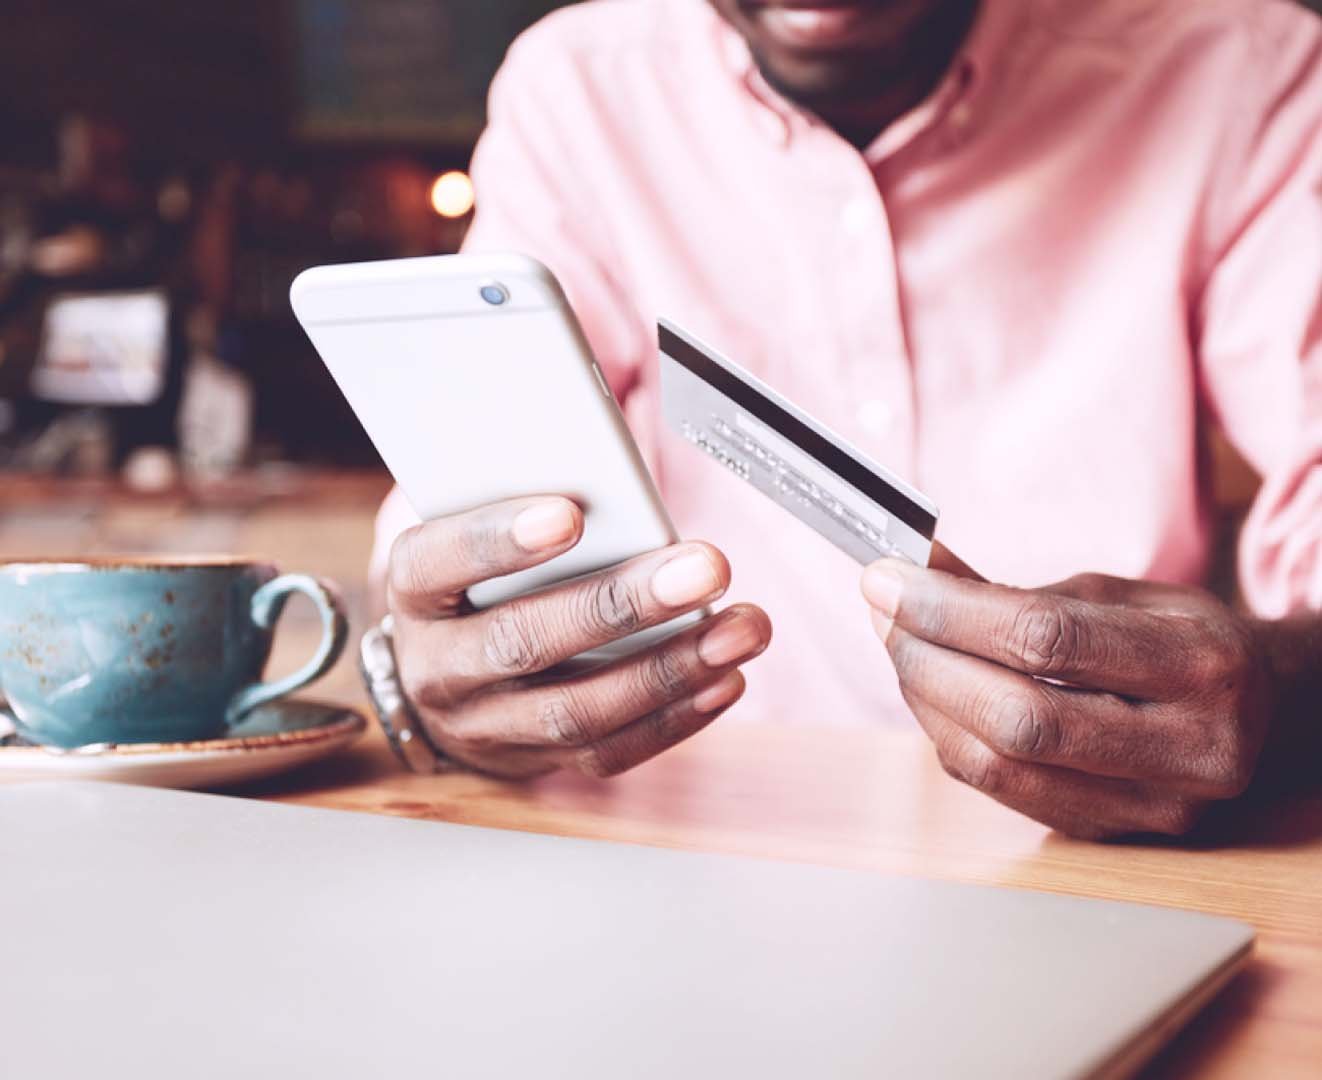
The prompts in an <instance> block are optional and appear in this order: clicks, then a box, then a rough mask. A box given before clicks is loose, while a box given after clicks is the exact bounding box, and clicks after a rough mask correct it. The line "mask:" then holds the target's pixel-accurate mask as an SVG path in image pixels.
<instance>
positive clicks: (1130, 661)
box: [863, 559, 1187, 699]
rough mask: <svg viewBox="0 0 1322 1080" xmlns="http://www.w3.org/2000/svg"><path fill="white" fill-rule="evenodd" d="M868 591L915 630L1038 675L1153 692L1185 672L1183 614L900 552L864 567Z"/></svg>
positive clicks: (1182, 678)
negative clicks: (925, 564) (968, 576)
mask: <svg viewBox="0 0 1322 1080" xmlns="http://www.w3.org/2000/svg"><path fill="white" fill-rule="evenodd" d="M863 593H864V595H865V596H866V597H867V599H868V602H869V603H870V604H871V605H872V606H873V608H875V609H876V610H877V611H878V612H880V613H882V614H883V615H885V616H886V617H887V618H889V619H891V620H893V621H894V622H895V623H896V624H897V625H899V626H901V627H902V628H903V629H905V630H907V631H908V632H909V633H911V634H913V635H915V636H917V637H921V638H923V639H924V640H926V641H930V642H932V643H934V644H937V645H944V646H946V647H947V648H950V649H955V650H957V651H959V652H963V653H968V654H969V655H972V656H980V657H983V658H984V659H987V660H991V661H993V662H994V663H997V664H1000V665H1002V666H1004V667H1009V668H1013V669H1014V670H1016V671H1020V672H1023V673H1024V674H1027V675H1032V676H1034V677H1037V678H1046V679H1056V680H1060V681H1062V682H1067V683H1071V684H1073V685H1076V686H1085V687H1090V688H1094V689H1098V690H1110V691H1114V692H1116V693H1121V694H1125V695H1128V696H1132V697H1141V698H1150V699H1160V698H1164V697H1169V696H1171V691H1172V690H1173V689H1179V688H1181V687H1182V686H1183V685H1184V683H1185V682H1186V681H1187V673H1186V672H1185V671H1184V670H1183V668H1182V665H1181V663H1180V662H1179V661H1180V658H1181V656H1182V647H1181V634H1182V632H1183V630H1184V627H1183V620H1173V619H1169V618H1166V617H1163V616H1161V615H1158V614H1155V613H1153V612H1149V611H1142V610H1134V609H1132V608H1124V609H1121V608H1113V607H1109V606H1107V605H1103V604H1096V603H1090V602H1088V601H1085V600H1079V599H1075V598H1073V597H1069V596H1061V595H1057V594H1054V593H1051V592H1047V591H1044V590H1032V591H1030V590H1024V589H1011V588H1007V587H1005V586H1002V585H991V584H988V583H986V582H980V581H969V580H965V579H962V578H957V577H953V576H951V575H950V574H945V573H941V572H938V571H932V570H924V569H921V568H919V567H916V566H912V565H910V564H908V563H904V562H901V561H900V560H896V559H883V560H881V561H880V562H877V563H874V564H873V565H872V566H870V567H868V569H867V571H866V572H865V573H864V576H863Z"/></svg>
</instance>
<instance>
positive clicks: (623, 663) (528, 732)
mask: <svg viewBox="0 0 1322 1080" xmlns="http://www.w3.org/2000/svg"><path fill="white" fill-rule="evenodd" d="M770 640H771V623H770V621H769V620H768V619H767V617H766V615H765V614H764V613H763V612H762V611H760V610H759V609H758V608H755V607H751V606H747V605H740V606H737V607H733V608H731V609H729V610H728V611H725V612H723V613H722V614H720V615H719V616H716V617H715V618H713V619H710V620H708V621H707V622H705V623H704V624H702V625H700V626H698V627H694V628H693V629H691V630H686V631H684V632H683V633H681V634H678V635H676V636H675V637H673V638H671V639H670V640H669V641H666V642H664V643H663V644H661V645H659V646H657V647H655V648H653V649H650V650H648V651H647V652H645V653H643V654H641V655H639V656H632V657H628V658H626V659H624V660H619V661H616V662H615V663H613V664H610V665H608V666H607V667H603V668H599V669H597V670H595V671H592V672H590V673H588V674H586V675H582V676H580V677H578V678H573V679H567V680H563V681H560V682H553V683H546V684H541V685H537V686H531V687H529V686H526V685H519V684H510V685H507V686H504V687H502V688H500V689H497V690H495V691H493V692H491V693H488V694H485V695H482V696H480V697H478V698H475V699H474V700H473V701H471V702H470V703H469V704H468V705H467V707H466V708H464V709H463V710H462V716H459V717H456V718H455V719H454V722H453V724H452V726H451V729H450V730H449V731H448V732H447V733H446V736H447V738H449V739H451V740H455V741H457V742H458V743H459V744H461V745H460V751H461V752H463V751H464V750H469V751H474V752H482V751H484V750H489V749H491V748H498V747H511V746H514V747H523V748H535V749H541V750H545V751H548V752H551V753H553V754H554V755H555V756H556V757H557V758H559V759H560V760H561V762H562V763H564V764H574V765H577V766H578V767H580V768H584V769H585V771H589V772H594V773H600V772H612V771H618V768H617V766H618V765H619V762H620V761H622V760H625V759H628V760H643V759H644V758H645V757H651V756H652V755H653V754H656V753H660V752H661V751H662V750H664V749H666V747H668V746H671V745H673V744H674V742H677V741H679V740H680V739H682V738H684V737H685V735H684V734H683V733H684V732H685V731H687V730H689V728H690V727H692V724H693V723H694V722H695V716H696V715H705V714H706V713H708V712H711V711H715V710H716V709H719V708H724V707H726V706H727V705H728V704H730V702H731V701H733V700H734V698H733V697H730V698H729V699H722V698H719V696H718V698H716V699H712V698H710V697H706V696H704V694H706V693H707V692H708V691H713V690H714V689H715V688H716V684H718V683H719V681H720V680H721V679H722V677H724V676H727V675H728V674H729V673H730V672H731V671H732V670H733V669H734V668H735V667H736V666H737V665H740V664H743V663H746V662H747V661H749V660H751V659H753V658H754V657H756V656H758V655H760V654H761V653H762V652H763V651H764V650H765V649H766V647H767V644H768V643H769V642H770ZM732 685H733V684H731V685H729V686H727V687H726V688H725V689H727V690H729V689H731V687H732ZM740 692H742V688H741V689H740ZM735 696H737V695H735ZM679 703H687V704H685V705H684V708H683V709H680V711H679V712H675V711H673V710H672V711H669V712H666V711H665V710H666V709H667V707H669V706H675V705H677V704H679ZM685 709H687V710H688V711H687V712H686V711H685ZM690 713H692V714H694V716H690V715H689V714H690ZM644 717H650V720H649V722H648V723H646V724H643V725H641V726H637V725H636V724H635V722H636V721H640V720H641V719H642V718H644ZM685 717H688V719H685ZM631 725H634V726H635V730H634V731H633V732H632V733H630V734H628V735H626V734H624V729H625V728H626V727H629V726H631ZM695 730H696V729H695ZM615 736H619V737H618V738H615V739H614V741H608V745H607V746H606V747H605V748H604V749H603V748H600V747H598V745H597V744H600V743H601V742H602V741H603V740H611V739H612V738H613V737H615ZM639 755H642V756H641V757H640V756H639Z"/></svg>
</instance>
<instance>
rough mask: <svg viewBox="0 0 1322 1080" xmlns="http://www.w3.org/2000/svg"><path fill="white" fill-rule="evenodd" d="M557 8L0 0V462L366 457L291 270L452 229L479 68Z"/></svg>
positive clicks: (149, 464)
mask: <svg viewBox="0 0 1322 1080" xmlns="http://www.w3.org/2000/svg"><path fill="white" fill-rule="evenodd" d="M556 6H559V5H558V4H557V3H556V2H555V0H498V2H493V0H227V2H226V3H222V4H202V3H179V2H178V0H72V2H70V0H63V2H60V3H50V2H48V0H6V3H5V5H4V7H5V13H4V20H3V22H4V32H3V34H0V133H2V135H3V137H2V138H0V469H3V470H7V471H8V472H10V473H11V474H14V473H21V474H23V475H27V476H32V475H43V474H44V475H52V474H55V475H62V476H71V477H84V478H95V477H106V476H109V475H111V474H118V475H119V476H121V477H123V478H124V479H126V480H127V481H128V482H129V483H131V484H135V485H136V486H139V487H166V486H170V485H173V484H176V483H178V482H180V481H181V479H190V480H193V481H215V480H217V479H219V478H221V477H223V476H225V475H233V474H235V472H236V470H239V469H250V468H253V467H261V466H265V465H271V464H292V465H302V466H321V467H337V468H346V467H364V466H371V465H373V464H374V463H375V457H374V455H373V452H372V449H371V446H370V445H369V444H368V442H367V440H366V439H365V437H364V436H363V434H362V432H361V431H360V430H359V428H358V426H357V424H356V423H355V421H354V419H353V417H352V415H351V414H350V413H349V411H348V410H347V408H346V407H345V406H344V404H343V403H342V401H341V400H340V398H339V395H338V392H337V391H336V390H335V388H334V387H333V386H332V385H331V383H330V382H329V380H328V379H327V378H326V377H325V376H324V374H323V372H322V370H321V366H320V364H319V362H318V361H317V359H316V356H315V354H314V353H313V352H312V350H311V348H310V346H309V345H308V344H307V342H306V341H305V339H304V338H303V335H302V333H301V332H300V331H299V329H298V327H297V325H296V324H295V323H294V321H293V319H292V317H291V316H290V313H289V304H288V299H287V297H288V287H289V283H290V281H291V280H292V279H293V277H294V275H295V274H296V273H297V272H298V271H299V270H301V269H302V268H304V267H306V266H309V265H312V264H314V263H318V262H334V261H340V262H344V261H352V260H357V259H373V258H386V257H391V256H404V255H422V254H430V253H440V252H449V251H453V250H455V249H456V248H457V246H458V245H459V243H460V241H461V240H462V238H463V234H464V230H465V228H466V225H467V222H468V218H469V216H470V211H471V208H472V202H473V198H472V190H471V187H470V186H469V184H468V182H467V176H466V173H465V170H466V168H467V165H468V161H469V156H470V154H471V152H472V147H473V143H474V141H475V139H476V137H477V135H478V133H479V132H480V130H481V128H482V124H483V119H484V117H483V111H484V100H485V94H486V89H487V84H488V83H489V81H490V78H491V76H492V74H493V73H494V72H495V70H496V68H497V66H498V65H499V63H500V61H501V58H502V56H503V55H504V52H505V49H506V47H507V46H508V44H509V43H510V41H511V40H512V39H513V38H514V36H515V35H516V34H517V33H518V32H519V31H520V30H522V29H523V28H524V27H526V26H527V25H529V24H530V23H532V22H533V21H535V20H536V19H537V18H538V17H540V16H541V15H543V14H545V13H546V12H547V11H548V10H549V9H551V8H553V7H556Z"/></svg>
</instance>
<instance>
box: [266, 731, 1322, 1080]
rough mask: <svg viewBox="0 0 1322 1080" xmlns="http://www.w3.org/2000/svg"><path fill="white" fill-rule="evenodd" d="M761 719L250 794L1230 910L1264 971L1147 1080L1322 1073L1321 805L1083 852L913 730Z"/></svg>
mask: <svg viewBox="0 0 1322 1080" xmlns="http://www.w3.org/2000/svg"><path fill="white" fill-rule="evenodd" d="M748 720H749V718H743V719H742V720H741V719H738V718H735V717H732V718H731V719H729V720H727V721H726V722H725V723H724V724H720V725H717V726H716V727H714V728H712V729H710V730H708V731H707V732H705V733H703V734H702V735H701V736H699V737H698V738H697V739H695V740H693V741H691V742H690V743H688V744H687V745H685V746H682V747H679V748H678V749H676V750H675V751H672V752H671V753H670V754H668V755H666V756H664V757H662V758H661V759H659V760H657V761H655V762H652V763H651V764H649V765H646V766H644V767H643V768H641V769H638V770H636V771H634V772H633V773H630V774H629V775H627V776H624V777H620V778H618V779H616V780H613V781H609V782H599V781H592V780H588V779H585V778H582V777H577V776H570V775H561V776H553V777H548V778H546V779H543V780H539V781H536V782H534V783H530V784H508V783H502V782H499V781H494V780H488V779H485V778H481V777H476V776H471V775H462V774H455V775H449V776H443V777H419V776H412V775H407V774H404V773H401V772H400V771H399V769H398V768H397V767H396V765H395V763H394V760H393V758H391V757H390V755H389V751H388V749H387V748H386V747H385V745H384V743H383V742H382V741H381V739H380V738H379V736H377V735H376V734H375V733H373V735H372V736H370V737H368V738H367V739H365V740H364V741H363V743H361V744H360V745H359V746H358V747H357V748H355V749H354V750H352V751H351V752H349V753H347V754H345V755H344V756H342V757H340V758H339V759H335V760H332V761H328V762H326V763H324V764H322V765H320V766H314V767H312V768H310V769H308V770H306V771H304V772H303V773H301V774H295V775H294V776H291V777H288V778H286V779H283V780H279V781H271V782H268V783H267V784H266V785H264V786H260V787H256V788H251V789H249V790H248V792H247V794H250V795H253V796H257V797H263V798H270V799H274V800H278V801H281V802H291V803H302V804H305V805H310V806H322V807H333V808H338V809H344V810H357V811H364V812H368V813H378V814H394V815H399V816H403V817H416V818H429V819H433V820H437V821H453V822H463V823H467V824H473V825H487V826H494V827H496V828H506V829H523V830H528V831H532V832H545V833H556V834H561V835H565V836H584V837H597V838H602V839H607V840H617V841H625V842H631V843H642V844H654V845H659V846H664V847H676V848H690V849H695V850H702V851H719V852H733V853H740V854H747V855H756V856H764V857H770V858H781V859H792V860H799V861H803V862H812V863H823V864H829V865H834V866H846V867H855V868H866V869H869V870H875V871H878V872H882V873H888V874H907V875H914V876H922V877H933V878H946V879H951V880H956V881H969V882H982V883H987V884H992V885H1002V886H1013V887H1016V888H1031V889H1042V890H1047V891H1052V892H1065V893H1076V894H1079V895H1083V896H1096V897H1111V898H1116V899H1125V900H1135V901H1141V902H1146V903H1153V904H1162V905H1168V906H1175V907H1183V908H1197V909H1199V910H1202V911H1207V912H1213V913H1216V914H1220V915H1230V916H1234V917H1236V918H1239V919H1243V920H1245V921H1246V922H1249V923H1252V924H1253V925H1254V926H1256V927H1257V929H1258V931H1259V933H1260V939H1259V948H1258V952H1257V955H1256V958H1255V960H1254V962H1253V965H1252V967H1251V968H1250V969H1249V970H1248V971H1247V972H1245V973H1244V974H1243V975H1241V976H1240V977H1239V978H1238V979H1237V980H1236V982H1235V983H1233V984H1232V986H1231V987H1230V988H1229V989H1228V990H1227V991H1225V992H1224V993H1223V994H1222V995H1221V997H1220V998H1218V999H1217V1001H1216V1002H1215V1003H1214V1004H1213V1005H1212V1006H1211V1007H1210V1008H1209V1009H1208V1010H1207V1011H1206V1012H1204V1013H1203V1014H1202V1016H1201V1017H1200V1018H1199V1019H1198V1020H1196V1021H1195V1022H1194V1024H1193V1025H1192V1026H1191V1027H1190V1028H1189V1029H1187V1030H1186V1031H1185V1032H1184V1033H1183V1034H1182V1035H1181V1036H1180V1037H1179V1039H1178V1040H1177V1041H1176V1042H1175V1043H1174V1044H1173V1045H1172V1046H1171V1047H1170V1048H1169V1049H1168V1050H1167V1051H1166V1052H1165V1053H1164V1054H1163V1055H1162V1056H1161V1057H1160V1058H1159V1059H1158V1061H1157V1062H1156V1063H1155V1064H1154V1066H1153V1067H1152V1069H1151V1074H1152V1075H1154V1076H1198V1077H1253V1078H1257V1077H1262V1078H1268V1077H1270V1078H1276V1077H1311V1078H1316V1077H1319V1076H1322V795H1310V796H1306V797H1298V798H1295V799H1292V800H1290V801H1288V802H1286V803H1284V804H1281V803H1278V804H1277V805H1275V806H1266V805H1251V804H1250V805H1247V806H1244V807H1241V808H1240V810H1241V812H1240V814H1238V815H1237V816H1236V817H1235V818H1234V819H1227V820H1223V821H1219V822H1217V821H1214V822H1212V823H1211V826H1210V827H1209V828H1208V830H1207V832H1206V835H1205V836H1203V837H1201V838H1200V839H1199V840H1198V841H1197V842H1196V844H1195V845H1194V846H1191V847H1190V846H1178V845H1174V844H1123V845H1121V844H1110V845H1098V844H1086V843H1078V842H1075V841H1072V840H1068V839H1066V838H1064V837H1061V836H1059V835H1056V834H1054V833H1050V832H1048V831H1047V830H1046V829H1044V828H1042V827H1041V826H1038V825H1036V824H1034V823H1033V822H1031V821H1028V820H1027V819H1025V818H1022V817H1020V816H1018V815H1017V814H1014V813H1012V812H1011V811H1008V810H1005V809H1004V808H1002V807H1000V806H997V805H996V804H994V803H992V802H990V801H988V800H987V799H985V798H983V797H981V796H979V795H977V794H976V793H974V792H972V791H970V790H968V789H966V788H963V787H961V786H960V785H958V784H956V783H955V782H953V781H952V780H950V779H948V778H947V777H946V776H945V774H944V773H943V772H942V771H941V769H940V767H939V766H938V765H937V763H936V761H935V759H934V757H933V755H932V753H931V750H930V748H929V747H928V745H927V743H926V741H925V740H923V739H921V738H920V737H919V736H917V735H915V734H910V733H908V732H893V731H892V732H886V731H858V730H853V729H847V730H832V729H829V728H814V727H810V726H805V727H777V726H767V725H759V724H756V723H750V722H748Z"/></svg>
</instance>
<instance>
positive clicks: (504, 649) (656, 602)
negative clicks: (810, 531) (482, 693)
mask: <svg viewBox="0 0 1322 1080" xmlns="http://www.w3.org/2000/svg"><path fill="white" fill-rule="evenodd" d="M729 584H730V566H729V564H728V563H727V562H726V560H725V557H724V556H723V555H721V553H720V552H718V551H717V550H716V549H715V548H713V547H711V546H710V545H708V544H701V543H691V544H681V545H677V546H676V547H672V548H667V549H665V550H664V551H658V552H652V553H650V554H648V555H643V556H640V557H639V558H636V559H632V560H630V561H629V562H626V563H622V564H621V565H619V566H617V567H613V568H611V569H610V570H605V571H602V572H601V573H599V574H594V575H591V576H590V577H586V578H582V579H579V580H577V581H572V582H566V583H565V584H563V585H559V586H556V587H554V588H551V589H547V590H545V591H543V592H539V593H534V594H532V595H530V596H524V597H520V598H518V599H515V600H511V601H509V602H507V603H504V604H500V605H497V606H496V607H492V608H489V609H487V610H486V611H480V612H476V613H474V614H472V615H468V616H465V617H464V618H462V619H458V620H454V621H453V622H449V623H447V622H436V623H432V624H430V625H419V626H415V627H413V628H411V632H410V633H409V634H408V635H407V639H406V640H405V641H404V642H403V644H402V645H399V646H397V647H399V648H401V649H402V650H403V651H402V653H401V659H400V669H401V671H405V670H409V669H412V670H426V669H428V668H430V667H435V666H436V665H435V663H434V662H433V663H428V659H429V658H434V657H436V656H439V655H443V656H444V657H445V663H444V665H443V667H444V672H443V674H442V676H441V678H442V679H443V683H444V685H442V686H439V687H434V688H433V689H436V690H439V691H440V698H441V700H442V701H450V700H454V699H456V698H460V697H464V696H466V695H468V694H471V693H473V692H475V691H477V690H479V689H481V688H482V687H485V686H488V685H490V684H492V683H496V682H502V681H505V680H509V679H517V678H521V677H524V676H528V675H533V674H537V673H539V672H543V671H546V670H547V669H548V668H552V667H555V666H556V665H557V664H561V663H563V662H565V661H567V660H570V659H571V658H573V657H575V656H578V655H580V654H582V653H584V652H587V651H589V650H591V649H595V648H599V647H600V646H602V645H607V644H609V643H611V642H614V641H618V640H619V639H621V638H625V637H628V636H629V635H631V634H635V633H637V632H638V631H640V630H644V629H647V628H649V627H653V626H659V625H661V624H663V623H666V622H669V621H670V620H671V619H674V618H676V617H678V616H680V615H682V614H685V613H686V612H690V611H693V610H696V609H697V608H700V607H702V606H703V605H705V604H709V603H711V602H712V601H714V600H716V599H718V598H719V597H720V596H721V595H722V594H723V593H724V592H725V590H726V588H728V586H729Z"/></svg>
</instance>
